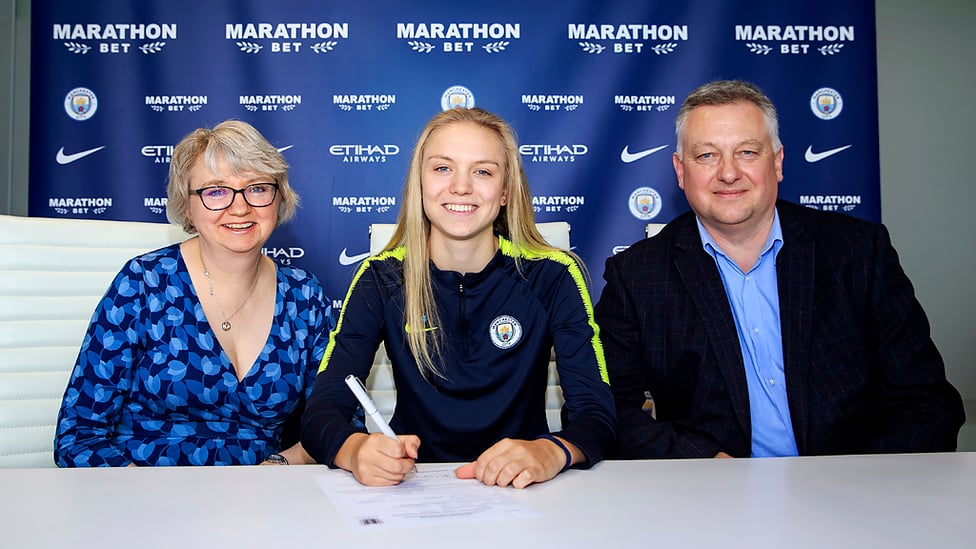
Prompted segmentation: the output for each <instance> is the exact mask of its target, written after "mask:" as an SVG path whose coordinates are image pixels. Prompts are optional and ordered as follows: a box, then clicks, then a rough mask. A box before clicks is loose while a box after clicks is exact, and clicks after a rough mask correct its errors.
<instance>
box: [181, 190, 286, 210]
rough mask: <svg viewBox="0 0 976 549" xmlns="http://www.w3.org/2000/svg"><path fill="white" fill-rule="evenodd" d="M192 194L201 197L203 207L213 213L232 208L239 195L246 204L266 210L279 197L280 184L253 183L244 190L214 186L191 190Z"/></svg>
mask: <svg viewBox="0 0 976 549" xmlns="http://www.w3.org/2000/svg"><path fill="white" fill-rule="evenodd" d="M190 192H192V193H194V194H195V195H197V196H199V197H200V200H201V201H202V202H203V207H204V208H206V209H208V210H210V211H213V212H219V211H220V210H226V209H227V208H230V205H231V204H233V203H234V199H235V198H237V193H241V194H242V195H244V202H247V203H248V204H249V205H250V206H252V207H254V208H264V207H265V206H270V205H271V203H272V202H274V199H275V196H277V195H278V184H277V183H251V184H250V185H248V186H247V187H244V188H243V189H232V188H230V187H225V186H223V185H214V186H213V187H204V188H202V189H196V190H191V191H190Z"/></svg>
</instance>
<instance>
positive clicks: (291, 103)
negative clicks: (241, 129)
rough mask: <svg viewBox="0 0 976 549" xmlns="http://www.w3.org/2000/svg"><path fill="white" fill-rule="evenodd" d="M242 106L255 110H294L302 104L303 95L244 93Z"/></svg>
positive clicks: (241, 98) (241, 99) (241, 100)
mask: <svg viewBox="0 0 976 549" xmlns="http://www.w3.org/2000/svg"><path fill="white" fill-rule="evenodd" d="M240 102H241V106H242V107H244V108H245V109H247V110H249V111H251V112H255V111H283V112H288V111H292V110H294V109H295V108H296V107H298V106H299V105H301V104H302V96H301V95H285V94H270V95H242V96H240Z"/></svg>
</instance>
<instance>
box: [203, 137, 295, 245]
mask: <svg viewBox="0 0 976 549" xmlns="http://www.w3.org/2000/svg"><path fill="white" fill-rule="evenodd" d="M216 168H217V172H219V173H214V172H213V171H211V170H210V168H208V167H207V165H206V163H205V162H204V160H203V155H200V157H199V158H197V160H196V162H195V163H194V165H193V169H192V170H191V171H190V195H191V196H190V203H189V207H188V212H187V214H188V216H189V218H190V221H191V222H192V223H193V226H194V227H195V228H196V230H197V232H198V233H199V234H200V238H201V239H203V240H204V241H205V242H206V243H207V244H208V245H210V246H216V247H220V248H224V249H226V250H228V251H232V252H254V251H257V252H260V251H261V247H262V246H264V244H265V242H267V241H268V238H270V237H271V233H272V232H273V231H274V229H275V227H276V226H277V222H278V201H279V200H281V197H280V196H277V194H276V196H275V198H274V200H273V201H272V202H271V204H269V205H268V206H264V207H254V206H251V205H250V204H248V202H247V201H246V200H245V199H244V194H243V193H234V196H233V202H231V204H230V206H228V207H227V208H226V209H223V210H219V211H212V210H210V209H207V208H206V207H205V206H204V204H203V200H202V199H201V197H200V196H199V195H197V194H196V193H195V192H194V191H197V190H200V189H207V188H209V187H215V186H223V187H229V188H230V189H234V190H240V189H243V188H245V187H247V186H248V185H252V184H255V183H274V182H275V181H274V178H273V177H271V176H269V175H265V174H259V173H243V174H240V175H236V174H234V173H233V171H232V170H231V169H230V168H229V167H228V166H227V163H226V162H225V160H224V158H223V157H218V159H217V165H216ZM253 200H257V199H256V198H254V199H252V201H253Z"/></svg>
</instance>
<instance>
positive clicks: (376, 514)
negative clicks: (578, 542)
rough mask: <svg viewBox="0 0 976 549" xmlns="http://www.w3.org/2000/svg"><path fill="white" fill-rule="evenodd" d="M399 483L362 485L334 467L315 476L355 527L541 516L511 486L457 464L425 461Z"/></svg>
mask: <svg viewBox="0 0 976 549" xmlns="http://www.w3.org/2000/svg"><path fill="white" fill-rule="evenodd" d="M421 467H422V468H421V470H420V471H419V472H416V473H409V474H407V476H406V478H404V479H403V482H401V483H400V484H398V485H396V486H384V487H371V486H363V485H362V484H360V483H359V481H357V480H356V479H355V478H354V477H353V476H352V474H350V473H347V472H345V471H334V472H332V473H331V474H328V475H316V476H315V481H316V482H318V484H319V487H320V488H321V489H322V491H323V492H325V495H327V496H328V497H329V499H330V500H331V501H332V504H333V505H335V508H336V509H337V510H338V511H339V513H340V514H341V515H342V516H343V517H344V518H345V519H346V521H347V522H348V523H349V525H350V526H351V527H352V528H357V529H359V528H369V529H374V528H410V527H419V526H435V525H438V524H456V523H463V522H481V521H490V520H509V519H515V518H527V517H538V516H541V515H540V513H538V512H536V511H534V510H532V509H531V508H529V507H528V506H526V505H525V504H523V503H521V502H519V501H517V500H516V499H515V498H513V497H512V496H510V495H509V494H508V493H507V492H508V491H509V490H511V488H500V487H498V486H485V485H484V484H482V483H481V482H478V481H477V480H474V479H469V480H460V479H458V478H455V476H454V468H455V466H454V465H452V466H443V465H426V466H423V465H422V466H421Z"/></svg>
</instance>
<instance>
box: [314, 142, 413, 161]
mask: <svg viewBox="0 0 976 549" xmlns="http://www.w3.org/2000/svg"><path fill="white" fill-rule="evenodd" d="M329 154H331V155H332V156H338V157H341V158H342V161H343V162H351V163H354V164H355V163H364V164H373V163H383V162H386V159H387V158H388V157H390V156H396V155H398V154H400V147H399V146H397V145H331V146H329Z"/></svg>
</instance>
